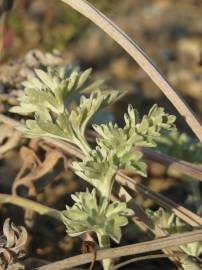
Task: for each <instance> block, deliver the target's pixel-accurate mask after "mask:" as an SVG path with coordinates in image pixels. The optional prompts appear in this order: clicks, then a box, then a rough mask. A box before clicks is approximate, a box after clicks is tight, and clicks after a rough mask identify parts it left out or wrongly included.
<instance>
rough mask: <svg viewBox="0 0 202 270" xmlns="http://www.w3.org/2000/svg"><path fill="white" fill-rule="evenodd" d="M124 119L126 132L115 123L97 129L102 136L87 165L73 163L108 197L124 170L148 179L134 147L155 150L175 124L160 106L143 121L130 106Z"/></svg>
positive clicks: (143, 164) (76, 168)
mask: <svg viewBox="0 0 202 270" xmlns="http://www.w3.org/2000/svg"><path fill="white" fill-rule="evenodd" d="M124 119H125V126H124V127H123V128H121V127H119V126H118V125H117V124H112V123H108V124H102V125H93V129H94V130H95V131H96V132H97V134H98V136H99V138H98V139H97V146H96V148H95V149H93V150H92V151H90V153H89V156H88V157H87V158H86V159H85V160H84V161H82V162H74V163H73V166H74V169H75V172H76V173H77V174H78V175H79V176H80V177H81V178H83V179H85V180H86V181H88V182H90V183H91V184H93V185H94V186H95V187H96V188H97V189H98V190H99V191H100V193H101V194H102V195H104V196H108V194H109V193H110V191H111V188H112V185H113V180H114V176H115V174H116V173H117V172H118V171H119V170H120V169H122V170H127V171H130V172H133V173H138V174H140V175H142V176H146V164H145V163H144V162H143V161H142V160H141V158H142V154H141V152H140V151H137V150H135V149H134V147H135V146H147V147H152V146H155V138H156V137H157V136H160V131H161V130H162V129H167V130H168V129H172V128H173V124H174V121H175V117H173V116H170V115H167V114H166V113H165V112H164V110H163V108H159V107H158V106H157V105H154V106H153V107H152V108H151V110H150V111H149V113H148V115H145V116H144V117H143V118H142V120H140V117H139V115H138V113H137V111H136V110H135V109H134V108H133V107H132V106H129V107H128V113H126V114H125V116H124ZM107 186H108V189H106V187H107Z"/></svg>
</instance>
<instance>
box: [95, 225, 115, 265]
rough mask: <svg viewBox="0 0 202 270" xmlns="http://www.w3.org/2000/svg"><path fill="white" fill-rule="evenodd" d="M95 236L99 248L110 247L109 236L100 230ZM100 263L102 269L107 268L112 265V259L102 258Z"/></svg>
mask: <svg viewBox="0 0 202 270" xmlns="http://www.w3.org/2000/svg"><path fill="white" fill-rule="evenodd" d="M97 238H98V242H99V246H100V248H103V249H106V248H109V247H110V240H109V236H108V235H106V233H105V232H104V231H102V230H99V231H98V232H97ZM102 265H103V268H104V270H109V269H110V268H111V267H112V260H111V259H104V260H102Z"/></svg>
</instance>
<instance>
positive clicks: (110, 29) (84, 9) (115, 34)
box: [61, 0, 202, 141]
mask: <svg viewBox="0 0 202 270" xmlns="http://www.w3.org/2000/svg"><path fill="white" fill-rule="evenodd" d="M61 1H62V2H64V3H66V4H68V5H70V6H71V7H72V8H73V9H75V10H77V11H78V12H80V13H81V14H83V15H84V16H86V17H87V18H88V19H89V20H91V21H92V22H93V23H94V24H96V25H98V26H99V27H100V28H101V29H102V30H103V31H104V32H106V33H107V34H108V35H109V36H110V37H111V38H113V39H114V40H115V41H116V42H117V43H118V44H119V45H121V47H122V48H124V49H125V50H126V51H127V52H128V54H129V55H131V56H132V58H133V59H134V60H135V61H136V62H137V63H138V64H139V65H140V66H141V68H142V69H143V70H144V71H145V72H146V73H147V74H148V75H149V77H150V78H151V79H152V80H153V82H154V83H155V84H156V85H157V86H158V87H159V88H160V89H161V90H162V92H163V93H164V95H166V97H167V98H168V99H169V100H170V102H171V103H172V104H173V106H174V107H175V108H176V110H177V111H178V112H179V113H180V114H181V116H182V117H183V118H184V119H185V121H186V122H187V124H188V125H189V127H190V128H191V129H192V130H193V132H194V133H195V134H196V136H197V137H198V138H199V140H200V141H202V126H201V124H200V122H199V121H198V119H197V118H196V116H195V114H194V113H193V111H192V110H191V109H190V108H189V106H188V105H187V104H186V102H185V101H184V100H183V99H182V97H181V96H180V95H179V94H178V93H177V92H176V91H175V89H174V88H173V87H172V86H171V85H170V83H169V82H168V81H167V80H166V79H165V78H164V77H163V75H162V74H161V72H160V71H159V70H158V69H157V67H156V66H155V65H154V63H153V62H152V61H151V60H150V59H149V57H148V56H147V55H146V54H145V52H144V51H143V50H142V49H141V48H140V47H139V46H138V45H137V44H136V42H135V41H133V40H132V39H131V38H130V37H129V36H128V35H127V34H126V33H125V32H124V31H122V30H121V29H120V28H119V27H118V26H117V25H116V24H115V23H113V22H112V21H111V20H110V19H109V18H108V17H106V16H105V15H104V14H103V13H102V12H100V11H99V10H97V9H96V8H95V7H94V6H93V5H91V4H90V3H89V2H88V1H86V0H76V1H75V0H61Z"/></svg>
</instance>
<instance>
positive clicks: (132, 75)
mask: <svg viewBox="0 0 202 270" xmlns="http://www.w3.org/2000/svg"><path fill="white" fill-rule="evenodd" d="M2 2H3V1H0V4H1V3H2ZM11 2H12V1H11ZM89 2H91V3H92V4H94V5H95V6H96V7H97V8H98V9H100V10H101V11H103V12H104V13H105V14H106V15H107V16H109V18H111V19H112V20H113V21H114V22H116V23H117V25H118V26H120V27H121V28H122V29H123V30H124V31H126V33H127V34H128V35H129V36H130V37H131V38H132V39H134V40H135V41H136V42H137V44H138V45H140V47H141V48H142V49H143V50H144V51H145V52H146V53H147V54H148V55H149V57H150V58H151V59H152V60H153V61H154V63H156V65H157V66H158V67H159V68H160V70H161V71H162V73H163V74H165V76H166V78H167V79H168V80H169V81H170V82H171V83H172V84H173V85H174V87H175V88H176V89H177V91H179V93H180V94H181V95H182V96H183V97H184V99H185V100H186V101H187V102H188V104H189V105H190V106H191V107H192V109H193V110H194V111H195V112H196V113H197V115H198V117H199V118H200V119H202V16H201V14H202V1H201V0H124V1H123V0H90V1H89ZM0 13H1V9H0ZM0 21H1V24H0V42H1V45H0V48H1V55H0V57H1V63H0V94H2V93H3V95H4V94H5V95H4V96H3V95H2V100H3V97H4V99H6V98H8V96H6V95H7V94H8V95H10V93H11V96H12V95H14V96H17V94H16V89H17V90H19V91H20V90H21V88H22V85H21V82H22V81H23V80H24V79H25V78H27V76H28V75H29V72H30V70H31V69H33V68H34V67H38V66H39V65H38V62H37V61H38V60H40V61H42V62H43V63H42V65H43V64H44V65H45V64H48V65H53V66H54V65H67V64H70V63H76V64H79V65H80V66H81V69H85V68H88V67H93V69H94V72H93V77H94V78H100V77H101V78H104V79H105V80H106V84H107V85H108V86H109V87H112V88H115V89H121V90H123V91H124V92H125V93H126V94H125V96H124V98H123V99H122V100H121V101H119V102H118V103H116V104H115V105H113V107H112V109H111V112H109V114H110V115H109V114H104V115H102V119H101V121H106V116H109V117H108V118H109V119H110V117H111V116H113V117H114V118H115V120H116V121H117V122H118V123H120V124H121V123H122V121H123V113H124V112H125V111H126V109H127V106H128V104H129V103H131V104H132V105H133V106H135V107H136V108H137V109H138V110H139V111H140V113H141V114H143V113H145V112H147V111H148V109H149V108H150V107H151V106H152V105H153V104H154V103H157V104H158V105H160V106H163V107H165V109H166V111H167V112H169V113H172V114H175V115H176V116H178V117H177V124H176V125H177V128H178V130H179V131H180V132H184V131H185V132H187V133H188V134H189V135H191V136H193V137H194V135H193V134H192V133H191V131H190V130H189V128H188V127H187V126H186V124H185V123H184V120H183V119H182V118H181V117H180V116H179V115H178V113H177V112H176V110H175V109H174V108H173V106H172V104H170V103H169V101H168V100H167V99H166V97H164V95H163V94H162V92H161V91H160V90H159V89H158V88H157V86H155V85H154V83H153V82H152V81H151V80H150V79H149V78H148V76H147V75H146V74H145V73H144V71H143V70H141V68H140V67H139V66H138V65H137V64H136V63H135V62H134V60H133V59H131V57H130V56H128V55H127V53H126V52H125V51H124V50H123V49H122V48H120V47H119V45H117V44H116V43H115V42H114V41H113V40H112V39H111V38H110V37H108V36H107V35H106V34H105V33H103V32H102V31H101V30H100V29H99V28H98V27H97V26H95V25H93V23H92V22H90V21H89V20H88V19H86V18H84V17H83V16H82V15H80V14H78V13H77V12H75V11H74V10H73V9H72V8H70V7H69V6H68V5H66V4H64V3H62V2H61V1H58V0H57V1H56V0H51V1H49V0H43V1H42V0H15V1H14V2H13V7H12V9H11V10H10V11H9V12H8V13H7V14H4V13H3V14H2V16H1V18H0ZM44 55H45V56H44ZM34 61H35V62H37V63H36V64H35V62H34ZM40 65H41V62H40ZM27 74H28V75H27ZM9 98H10V97H9ZM0 101H1V100H0ZM14 102H15V101H14ZM7 103H9V106H10V105H12V100H9V102H7V100H3V102H2V103H0V112H3V113H4V112H5V113H8V110H7V108H8V107H9V106H8V104H7ZM7 106H8V107H7ZM11 117H13V116H11ZM1 130H2V129H1ZM175 147H176V146H175ZM177 149H178V148H177ZM18 150H19V149H18ZM18 150H17V151H15V150H14V151H11V152H9V153H8V154H6V156H5V159H4V160H3V159H1V160H0V180H1V179H3V178H5V176H6V179H7V180H6V181H3V180H1V181H0V189H1V191H3V192H6V193H10V191H11V183H12V181H13V179H14V178H15V176H16V175H17V172H18V171H19V169H20V167H21V166H22V161H21V160H20V158H19V153H18ZM185 153H186V152H185ZM200 153H201V152H200ZM40 154H41V152H40V153H39V156H40ZM183 154H184V153H183ZM192 156H193V155H192ZM200 157H201V154H200ZM179 158H182V157H181V156H179ZM183 158H184V159H186V158H187V156H186V154H184V156H183ZM190 161H192V159H191V158H190ZM200 163H201V161H200ZM61 166H62V165H61V164H60V167H59V168H56V169H55V170H56V172H55V171H51V172H50V173H49V174H48V175H46V178H49V179H50V177H53V179H54V177H56V175H57V173H59V172H60V171H61ZM63 176H64V175H63ZM72 179H73V180H72ZM74 180H75V176H74V175H73V173H72V172H71V171H69V173H68V174H65V177H64V179H63V178H62V180H61V179H60V180H59V181H61V182H59V184H57V185H58V187H59V188H58V193H57V186H56V185H55V186H54V184H53V183H51V184H49V185H48V186H47V187H46V188H45V189H44V190H43V192H44V193H38V195H37V196H38V197H37V200H38V201H40V202H43V203H44V204H46V205H50V206H52V207H55V208H57V209H64V205H65V203H67V202H68V200H69V199H67V196H69V195H70V194H71V193H72V192H74V191H76V190H77V189H78V187H79V188H80V189H84V188H85V186H84V185H83V184H82V183H80V184H78V179H76V181H74ZM139 181H142V183H144V184H145V185H146V186H147V187H149V188H151V189H152V190H154V191H157V192H161V193H162V194H164V195H166V196H168V197H169V198H171V199H173V200H174V201H175V202H179V203H180V204H183V205H186V206H187V205H188V203H187V198H188V197H189V191H187V189H186V185H183V187H182V182H181V181H179V177H171V176H170V175H169V174H167V168H166V167H165V166H163V165H160V164H157V163H155V162H154V163H152V164H150V166H149V177H148V178H146V179H142V178H140V179H139ZM79 185H80V186H79ZM68 193H69V194H68ZM53 195H54V196H53ZM135 196H136V199H137V201H138V202H139V203H140V204H141V205H142V206H143V207H144V208H148V207H154V209H157V206H156V205H154V203H153V202H151V200H148V199H145V198H143V197H142V196H141V195H139V194H138V195H137V194H136V195H135ZM186 203H187V204H186ZM190 208H191V207H190ZM8 209H9V210H8ZM8 209H6V210H5V208H3V209H1V214H2V217H1V219H2V220H3V219H4V218H3V217H4V216H12V218H13V219H14V220H15V221H17V222H19V220H20V217H21V216H20V214H17V215H16V212H15V210H12V209H11V208H8ZM18 210H19V209H18ZM12 214H13V215H12ZM35 225H38V227H37V226H33V227H32V229H31V233H30V235H31V236H30V239H31V238H32V239H31V240H30V253H29V256H33V257H38V258H41V259H43V260H45V261H48V260H50V261H54V260H58V259H62V258H66V257H67V256H70V255H72V254H76V253H78V252H80V251H79V250H80V244H78V243H79V240H78V239H72V238H71V239H70V238H69V237H68V236H67V235H65V232H64V227H63V226H59V225H58V224H57V223H55V222H54V221H52V220H50V219H48V218H46V217H42V218H41V217H40V218H38V219H36V220H35ZM39 227H40V230H39ZM53 230H54V233H53ZM126 230H127V233H126V234H125V235H124V236H125V238H124V239H123V243H122V244H128V243H134V242H137V241H143V240H145V239H147V237H146V236H145V235H143V234H141V233H140V232H139V230H138V229H137V228H136V231H137V234H134V227H130V226H129V228H128V229H126ZM139 265H140V266H141V269H150V270H152V269H154V270H155V269H159V267H160V266H161V267H162V266H164V268H165V269H173V266H171V264H169V262H168V261H167V264H166V267H165V261H164V260H158V261H155V262H154V264H152V265H151V264H144V266H143V265H142V264H139ZM148 267H149V268H148ZM128 269H130V267H129V268H128ZM131 269H136V268H132V266H131ZM137 269H140V268H138V265H137Z"/></svg>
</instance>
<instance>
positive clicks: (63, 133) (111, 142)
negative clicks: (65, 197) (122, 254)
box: [11, 68, 175, 270]
mask: <svg viewBox="0 0 202 270" xmlns="http://www.w3.org/2000/svg"><path fill="white" fill-rule="evenodd" d="M35 73H36V76H35V77H34V78H32V79H30V80H29V81H27V82H25V83H24V86H25V94H24V96H23V97H21V98H20V106H16V107H13V108H12V109H11V111H12V112H14V113H18V114H21V115H30V116H31V115H34V119H33V118H32V120H31V119H30V120H27V121H26V125H25V127H23V128H20V130H21V131H22V132H23V133H24V134H25V136H27V137H30V138H32V137H43V136H45V137H53V138H55V139H61V140H64V141H68V142H70V143H73V144H75V145H76V146H77V147H79V148H80V149H81V150H82V151H83V153H84V154H85V159H84V160H83V161H81V162H80V161H75V162H73V168H74V171H75V173H76V174H77V175H78V176H80V177H81V178H82V179H83V180H85V181H87V182H88V183H90V184H91V185H92V186H93V189H92V191H89V190H88V189H87V190H86V192H78V193H76V194H73V195H72V199H73V201H74V204H73V206H71V207H70V206H67V207H66V210H65V211H63V212H62V217H63V221H64V224H65V225H66V228H67V233H68V234H69V235H70V236H78V235H81V234H83V233H85V232H95V233H96V235H97V238H98V242H99V246H100V247H101V248H107V247H109V246H110V238H111V239H112V240H114V241H115V242H116V243H119V242H120V239H121V227H122V226H125V225H126V224H127V223H128V219H127V217H128V216H131V215H133V214H134V213H133V211H132V210H131V209H129V208H127V206H126V203H123V202H119V201H116V202H113V203H111V202H110V196H111V192H112V188H113V183H114V179H115V175H116V174H117V172H118V171H119V170H121V169H124V170H128V171H131V172H135V173H138V174H140V175H142V176H146V164H145V163H144V162H143V161H142V154H141V153H140V152H139V151H138V150H135V148H134V147H135V146H143V147H144V146H145V147H154V146H155V141H154V139H155V138H156V137H157V136H160V134H161V131H162V130H170V129H172V128H173V127H174V121H175V116H172V115H168V114H166V113H165V112H164V109H163V108H160V107H158V106H157V105H154V106H153V107H152V108H151V109H150V111H149V113H148V115H145V116H143V118H142V119H140V117H139V114H138V112H137V111H136V110H135V109H134V108H133V107H132V106H131V105H129V107H128V111H127V113H126V114H125V115H124V120H125V125H124V127H119V126H118V125H117V124H114V123H108V124H102V125H92V128H93V129H94V131H96V132H97V134H98V135H99V139H97V145H96V147H95V148H92V147H91V146H90V145H89V143H88V141H87V139H86V136H85V131H86V127H87V125H88V124H89V121H90V120H91V118H92V116H94V114H95V113H96V112H97V111H99V110H101V109H103V108H104V107H106V106H108V105H110V104H112V103H114V102H115V101H116V100H117V99H119V98H120V97H121V96H122V93H121V92H120V91H117V90H103V87H101V85H102V81H95V82H91V81H90V80H89V76H90V74H91V69H87V70H85V71H84V72H80V71H79V69H78V68H68V69H64V68H61V69H48V70H47V72H44V71H43V70H36V71H35ZM101 88H102V90H101ZM75 94H80V95H81V98H80V104H79V106H78V107H77V108H76V109H75V110H71V111H69V110H68V108H67V106H66V104H67V103H66V102H67V100H68V99H69V98H70V97H72V95H75ZM111 266H112V262H111V260H110V259H106V260H103V267H104V269H105V270H107V269H109V268H110V267H111Z"/></svg>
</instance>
